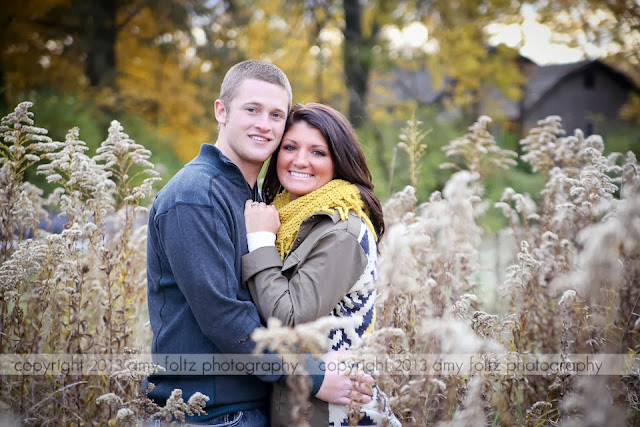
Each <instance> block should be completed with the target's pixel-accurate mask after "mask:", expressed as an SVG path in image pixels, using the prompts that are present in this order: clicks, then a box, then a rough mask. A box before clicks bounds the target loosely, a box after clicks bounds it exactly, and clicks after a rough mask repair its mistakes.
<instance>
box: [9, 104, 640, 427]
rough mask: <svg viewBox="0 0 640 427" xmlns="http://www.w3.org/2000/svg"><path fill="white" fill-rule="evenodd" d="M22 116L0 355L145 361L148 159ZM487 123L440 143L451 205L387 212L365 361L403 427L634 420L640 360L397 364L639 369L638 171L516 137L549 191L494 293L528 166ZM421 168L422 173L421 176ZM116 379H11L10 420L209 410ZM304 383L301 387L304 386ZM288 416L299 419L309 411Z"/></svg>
mask: <svg viewBox="0 0 640 427" xmlns="http://www.w3.org/2000/svg"><path fill="white" fill-rule="evenodd" d="M29 107H30V104H29V103H22V104H20V105H19V106H18V107H17V108H16V110H15V111H14V112H13V113H11V114H9V115H8V116H6V117H4V118H3V119H2V124H1V126H0V138H1V139H2V143H1V145H0V152H1V153H2V160H1V161H2V163H1V166H2V168H1V170H0V215H1V216H0V235H1V236H2V239H1V241H0V262H1V266H0V294H1V295H0V296H1V298H0V350H1V351H0V356H3V357H4V356H10V355H24V354H32V355H33V354H72V355H81V356H87V355H91V354H99V355H105V354H107V355H109V354H113V355H124V357H126V358H127V359H131V360H135V358H136V357H137V351H140V350H142V351H146V350H147V349H148V342H149V334H150V330H149V328H148V326H145V323H146V319H147V318H148V315H147V314H146V301H145V299H146V277H145V238H146V226H145V222H146V221H145V216H146V210H145V208H144V205H143V203H148V200H147V199H145V197H148V196H149V195H150V194H151V185H152V183H153V181H154V180H155V179H157V177H156V176H155V173H154V172H153V165H152V164H151V163H150V162H149V160H148V159H149V154H150V153H149V152H148V151H147V150H145V149H144V148H143V147H141V146H140V145H138V144H136V143H135V142H134V141H131V140H130V138H129V137H128V136H127V135H126V134H125V133H124V131H123V129H122V128H121V126H120V125H119V124H118V123H117V122H113V123H112V126H111V128H110V129H109V136H108V138H107V140H106V141H105V142H104V143H103V144H102V146H101V148H100V149H99V150H98V152H97V153H96V155H94V156H93V157H89V156H88V155H87V154H86V153H85V152H86V150H87V148H86V145H85V144H84V143H83V142H82V141H81V140H80V139H79V138H80V137H79V133H78V130H77V129H73V130H71V131H70V132H69V134H68V135H67V138H66V141H65V142H54V141H52V140H51V139H50V138H48V137H47V136H46V130H44V129H40V128H38V127H35V126H34V122H33V118H32V114H31V113H30V112H29ZM488 123H489V119H488V118H485V117H482V118H480V119H479V120H478V122H477V123H475V124H474V125H473V126H471V127H470V129H469V132H468V133H467V134H466V135H464V136H462V137H461V138H458V139H456V140H454V141H452V142H451V143H450V144H448V145H447V146H446V147H445V150H446V152H447V154H448V155H449V156H450V157H451V163H450V164H447V165H445V166H446V167H453V166H455V167H456V168H457V169H460V170H458V171H457V172H455V173H454V174H453V176H452V177H451V179H450V180H449V181H448V183H447V184H446V186H445V187H444V189H443V191H442V192H435V193H433V194H432V195H431V197H430V199H429V201H427V202H425V203H421V204H418V203H417V200H416V197H415V191H414V189H413V188H412V187H407V188H405V189H404V190H403V191H401V192H399V193H397V194H395V195H394V196H393V197H392V198H391V199H389V200H388V201H387V202H386V204H385V214H386V222H387V227H388V232H387V233H386V235H385V238H384V240H383V241H382V244H381V255H380V259H379V281H378V284H377V286H378V295H379V299H378V302H377V324H376V326H377V329H376V331H375V332H374V333H373V334H371V335H369V336H367V337H366V339H365V340H364V341H363V345H362V346H361V347H360V348H359V349H356V350H355V351H354V354H353V358H354V359H355V360H358V361H360V362H364V361H366V360H368V359H372V358H374V359H375V360H376V361H377V362H380V361H381V360H386V361H389V362H390V365H387V366H396V367H400V368H401V369H397V370H391V371H387V370H384V369H382V370H379V371H378V372H375V375H376V376H377V378H378V383H379V385H380V387H381V388H382V389H383V390H384V391H385V392H386V393H387V395H388V396H389V397H390V398H391V403H392V406H393V409H394V411H395V413H396V414H397V416H398V417H399V418H400V419H401V420H402V421H403V422H404V423H405V425H439V426H446V425H460V426H463V425H464V426H470V425H486V424H492V425H505V426H511V425H531V426H533V425H536V426H537V425H578V424H579V425H588V426H589V425H593V426H596V425H602V424H603V423H605V422H606V423H610V424H614V425H625V424H626V425H637V424H639V423H640V408H639V406H638V397H639V396H638V394H639V390H640V379H639V375H638V369H637V364H636V365H635V367H633V368H632V369H631V370H629V371H628V373H627V374H625V375H617V376H575V375H566V374H564V373H562V372H555V373H554V372H550V373H548V374H547V375H523V374H522V373H520V372H515V373H512V374H509V375H506V374H504V373H498V372H495V371H491V370H488V371H480V372H469V373H461V374H460V375H445V374H443V373H442V374H437V373H436V374H433V375H429V376H425V375H416V372H411V369H405V368H411V366H408V367H406V366H402V365H398V362H397V361H398V360H409V364H411V363H413V362H412V361H414V360H416V358H418V359H419V356H420V355H429V356H433V357H436V358H439V359H440V360H446V359H447V357H448V356H447V355H460V354H483V355H484V357H485V360H486V361H489V362H490V361H491V360H493V359H492V357H498V355H505V354H512V355H513V354H558V355H561V356H566V357H569V356H570V355H571V354H592V355H594V356H596V357H597V356H598V355H602V354H631V355H632V360H634V359H633V357H635V361H636V362H637V360H638V357H637V353H638V352H639V351H640V339H639V338H640V337H639V334H640V320H639V319H640V316H639V313H640V307H639V304H638V301H639V300H640V286H639V285H640V179H639V178H638V165H637V161H636V159H635V157H634V156H633V155H632V154H627V155H624V156H623V155H620V154H613V155H610V156H608V157H604V156H603V154H602V153H603V148H604V146H603V142H602V140H601V139H600V138H599V137H598V136H590V137H584V136H583V135H582V133H581V132H579V131H577V132H576V133H575V134H574V135H569V136H565V135H564V132H563V130H562V127H561V122H560V119H559V118H557V117H549V118H547V119H545V120H543V121H541V122H540V124H539V126H538V127H537V128H535V129H533V130H532V131H531V132H530V133H529V135H528V136H527V137H526V138H525V139H523V140H522V141H521V148H522V152H523V155H522V156H521V161H524V162H528V163H529V164H530V165H531V167H532V168H533V169H534V170H535V171H536V172H538V173H541V174H542V175H543V176H544V177H545V182H546V184H545V186H544V189H543V191H542V193H541V194H540V195H539V197H531V196H529V195H526V194H518V193H516V192H515V191H514V190H511V189H507V190H505V192H504V195H503V197H502V201H501V202H500V203H498V204H497V206H498V207H499V208H501V209H502V211H503V212H504V214H505V216H506V217H507V219H508V221H509V224H510V233H511V236H512V238H513V242H514V247H515V248H516V250H515V251H514V253H513V254H512V255H513V265H512V266H510V267H509V268H508V269H507V271H506V272H505V273H506V274H505V280H504V283H481V281H480V274H479V273H480V270H481V269H482V268H483V266H481V265H480V261H479V259H480V258H479V251H480V248H481V242H482V239H483V233H484V232H483V230H482V228H481V227H480V226H478V223H477V220H478V218H479V217H480V216H481V215H482V214H483V213H484V211H485V210H486V209H487V208H488V207H489V202H488V199H487V198H486V197H485V194H484V188H483V180H484V179H485V178H486V177H488V176H489V175H490V174H491V173H492V171H493V170H495V169H496V168H499V167H503V168H508V167H512V166H513V165H514V163H515V161H514V158H515V157H516V154H515V153H512V152H509V151H505V150H502V149H501V148H500V147H499V146H498V145H497V144H496V142H495V140H494V138H493V137H492V136H491V134H490V132H489V131H488ZM417 125H418V124H417V123H409V126H408V128H407V129H408V130H410V131H407V132H406V133H405V137H404V138H403V140H402V142H403V143H404V144H405V145H406V147H407V148H411V147H413V148H412V149H410V150H408V151H407V153H409V154H410V153H411V152H413V153H414V154H415V156H414V158H415V159H418V160H419V158H420V156H422V155H428V154H429V153H428V150H426V151H425V149H426V147H424V145H423V144H422V143H421V136H423V135H424V133H423V132H421V131H420V130H419V129H418V128H417ZM416 161H417V160H416ZM28 168H30V169H31V170H33V169H34V168H37V171H38V173H40V174H42V175H44V176H45V177H46V179H47V181H48V182H50V183H51V184H52V185H53V186H54V190H53V191H51V192H50V193H49V194H44V190H43V189H42V188H38V187H37V186H35V185H34V184H33V183H30V182H28V179H26V178H25V176H27V175H25V172H26V171H27V169H28ZM412 171H414V174H417V173H420V170H419V168H418V167H417V165H414V167H413V168H412ZM54 210H55V211H57V212H60V213H61V214H62V215H63V217H64V218H65V219H66V225H65V227H64V229H63V230H62V232H61V233H59V234H52V233H49V232H47V230H46V229H42V228H41V227H40V226H39V224H40V223H41V221H45V222H46V221H48V219H49V212H50V211H54ZM497 277H500V276H497ZM486 286H489V287H495V288H497V289H498V290H499V291H498V294H499V295H501V299H500V301H499V302H498V303H497V304H496V303H493V302H492V304H488V303H487V301H485V300H483V297H482V295H483V292H481V291H482V289H481V288H482V287H486ZM487 307H497V309H495V310H493V312H490V310H489V309H488V308H487ZM338 326H339V325H336V324H335V323H334V322H330V321H328V320H327V319H324V320H323V321H320V322H318V323H316V324H309V325H304V326H302V327H298V328H296V330H295V331H291V330H290V329H288V328H283V327H281V326H279V325H277V324H275V323H272V324H270V327H269V328H267V329H264V330H262V331H260V333H258V334H256V336H255V338H256V339H257V340H258V341H259V344H260V346H261V347H265V346H271V347H275V349H276V350H279V351H281V352H282V353H285V354H292V353H295V352H294V351H293V349H295V350H296V351H300V350H302V349H306V350H308V351H310V352H313V353H316V352H318V351H319V346H320V347H321V341H322V339H323V337H324V336H325V335H326V333H327V330H328V329H331V328H335V327H338ZM136 349H137V350H136ZM403 358H404V359H403ZM112 368H114V369H111V370H108V371H109V372H110V373H111V375H107V374H106V372H107V370H105V375H88V374H87V375H65V374H64V372H56V373H54V374H47V375H3V376H0V412H1V413H3V414H5V418H4V419H2V420H1V421H3V422H9V420H13V421H15V422H17V423H19V424H23V425H99V424H100V423H103V422H107V423H108V424H118V425H137V424H139V423H140V420H141V419H142V418H143V417H145V416H150V414H155V417H157V418H160V419H164V420H167V421H169V420H178V421H179V420H180V419H184V415H185V414H186V413H194V412H198V410H199V408H201V407H203V406H204V404H205V401H206V396H203V395H201V394H198V395H195V396H192V397H191V399H189V400H188V401H186V402H185V401H184V400H183V397H182V395H181V392H180V391H179V390H177V391H176V392H175V393H174V396H172V398H171V399H170V401H169V402H168V404H167V406H166V407H165V408H159V407H157V406H156V405H154V404H152V403H151V402H150V401H149V400H148V399H146V398H145V396H144V394H143V393H141V392H140V388H139V387H140V383H141V381H142V379H143V378H144V377H145V376H146V375H147V374H148V373H149V372H150V370H151V369H153V367H146V368H145V369H127V366H116V367H112ZM117 368H122V369H117ZM292 384H293V385H294V386H295V387H298V388H299V389H300V390H301V391H304V390H305V389H307V388H308V382H307V381H305V380H304V379H303V377H301V378H297V379H294V381H292ZM300 396H304V394H302V393H300ZM294 404H295V405H297V407H300V408H303V407H304V406H305V402H304V399H300V401H297V402H294ZM0 415H1V414H0ZM299 422H300V424H303V423H304V422H305V419H304V416H301V417H300V419H299Z"/></svg>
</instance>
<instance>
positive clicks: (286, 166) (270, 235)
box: [242, 103, 399, 426]
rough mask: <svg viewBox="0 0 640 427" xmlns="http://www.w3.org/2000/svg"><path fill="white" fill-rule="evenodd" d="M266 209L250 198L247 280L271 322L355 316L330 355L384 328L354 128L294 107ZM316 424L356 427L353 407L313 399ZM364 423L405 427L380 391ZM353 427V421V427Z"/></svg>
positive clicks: (368, 195)
mask: <svg viewBox="0 0 640 427" xmlns="http://www.w3.org/2000/svg"><path fill="white" fill-rule="evenodd" d="M263 193H264V197H265V200H266V202H267V203H271V205H269V206H268V205H267V204H265V203H256V202H252V201H251V200H249V201H247V204H246V206H245V222H246V229H247V241H248V245H249V251H250V252H249V253H248V254H247V255H245V256H244V257H243V258H242V280H243V283H247V284H248V286H249V289H250V291H251V295H252V297H253V300H254V302H255V304H256V305H257V307H258V310H259V311H260V314H261V315H262V317H263V318H265V319H268V318H270V317H276V318H278V319H279V320H281V321H282V323H283V324H285V325H289V326H295V325H299V324H302V323H305V322H310V321H313V320H316V319H318V318H320V317H322V316H328V315H330V316H339V317H344V316H349V317H352V318H354V319H356V323H357V325H356V326H354V327H351V328H344V329H339V330H334V331H332V332H331V334H330V335H329V336H328V337H327V348H326V350H327V351H330V350H346V349H348V348H350V347H351V346H352V345H354V344H356V343H358V342H359V341H360V339H361V337H362V335H363V334H365V333H367V332H370V331H371V330H373V327H374V323H375V311H374V302H375V296H376V294H375V280H376V276H377V245H376V241H378V240H379V239H380V238H381V237H382V235H383V233H384V219H383V215H382V208H381V206H380V201H379V200H378V199H377V198H376V197H375V196H374V195H373V184H372V183H371V174H370V172H369V169H368V167H367V163H366V160H365V157H364V154H363V153H362V150H361V149H360V146H359V144H358V140H357V137H356V135H355V132H354V131H353V128H352V126H351V124H350V123H349V121H348V120H347V119H346V118H345V117H344V116H343V115H342V114H340V113H339V112H338V111H336V110H334V109H333V108H331V107H328V106H326V105H322V104H315V103H310V104H306V105H302V104H298V105H296V106H294V107H293V109H292V111H291V113H290V114H289V117H288V119H287V124H286V127H285V133H284V136H283V139H282V143H281V144H280V147H279V148H278V150H276V152H275V153H274V154H273V156H272V157H271V160H270V162H269V166H268V168H267V173H266V176H265V180H264V184H263ZM312 404H313V409H314V410H313V413H312V415H311V425H312V426H328V425H332V426H340V425H348V420H347V407H346V406H340V405H334V404H327V403H325V402H322V401H320V400H318V399H315V398H312ZM288 407H289V404H288V395H287V389H286V388H285V387H281V386H278V385H275V386H274V390H273V394H272V399H271V417H272V425H283V426H284V425H291V424H290V421H288V419H289V418H288V417H289V414H288ZM361 415H362V419H361V421H360V425H377V424H378V422H380V424H384V422H382V421H381V418H385V419H386V422H390V421H391V422H392V424H390V425H398V424H399V423H398V422H397V420H396V419H395V418H393V414H392V412H391V410H390V409H389V405H388V403H387V399H386V396H384V394H383V393H381V392H379V391H377V390H374V396H373V400H372V402H371V403H368V404H366V405H363V406H362V409H361ZM344 423H346V424H344Z"/></svg>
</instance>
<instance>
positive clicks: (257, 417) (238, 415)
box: [143, 409, 269, 427]
mask: <svg viewBox="0 0 640 427" xmlns="http://www.w3.org/2000/svg"><path fill="white" fill-rule="evenodd" d="M143 425H144V426H145V427H163V426H165V425H166V424H165V423H163V422H162V421H160V420H148V421H146V422H145V423H143ZM180 425H181V426H185V427H188V426H194V427H195V426H197V427H205V426H215V427H269V415H268V414H267V410H266V409H251V410H248V411H238V412H233V413H231V414H225V415H220V416H219V417H215V418H214V419H212V420H209V421H206V422H204V423H185V424H180Z"/></svg>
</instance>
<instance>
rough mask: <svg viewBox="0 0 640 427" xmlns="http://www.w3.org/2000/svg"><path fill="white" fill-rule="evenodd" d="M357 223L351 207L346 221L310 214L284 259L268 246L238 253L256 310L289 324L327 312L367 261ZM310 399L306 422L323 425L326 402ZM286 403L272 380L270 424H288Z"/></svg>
mask: <svg viewBox="0 0 640 427" xmlns="http://www.w3.org/2000/svg"><path fill="white" fill-rule="evenodd" d="M361 227H366V225H364V223H363V222H362V220H361V219H360V218H359V217H358V216H357V215H356V214H355V213H353V212H350V213H349V217H348V220H347V221H341V220H340V215H339V213H338V212H335V213H334V214H328V213H316V214H314V215H311V216H310V217H309V218H307V219H305V220H304V221H303V222H302V224H301V225H300V229H299V231H298V234H297V236H296V239H295V240H294V243H293V246H292V247H291V250H290V251H289V253H288V254H287V256H286V257H285V259H284V262H283V261H282V260H281V259H280V255H279V253H278V251H277V249H276V248H275V247H274V246H268V247H262V248H259V249H256V250H254V251H253V252H250V253H248V254H246V255H244V256H243V257H242V283H243V285H245V286H248V287H249V290H250V291H251V296H252V298H253V301H254V303H255V304H256V306H257V307H258V311H259V312H260V315H261V316H262V317H263V318H264V319H268V318H270V317H275V318H277V319H279V320H280V321H281V322H282V323H283V325H287V326H295V325H299V324H302V323H306V322H311V321H313V320H316V319H318V318H320V317H322V316H327V315H329V314H331V311H332V310H333V309H334V308H335V307H336V305H337V304H338V303H339V302H340V300H341V299H342V298H343V297H344V296H345V295H346V294H347V293H348V292H349V290H350V289H351V287H352V286H353V285H354V283H356V281H357V280H358V278H359V277H360V276H361V275H362V273H363V271H364V270H365V267H366V266H367V256H366V254H365V252H364V250H363V248H362V246H360V243H359V242H358V235H359V233H360V230H361ZM327 350H328V349H327ZM311 403H312V404H313V412H312V414H311V419H310V421H311V425H312V426H327V425H328V419H329V415H328V405H327V403H326V402H323V401H321V400H319V399H317V398H315V397H312V398H311ZM290 406H291V405H290V403H289V396H288V389H287V387H284V386H281V385H278V384H274V387H273V393H272V398H271V419H272V421H271V425H272V426H290V425H292V424H291V421H290V420H289V416H290V414H289V412H290V411H289V408H290Z"/></svg>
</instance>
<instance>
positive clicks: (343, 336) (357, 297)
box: [329, 221, 401, 427]
mask: <svg viewBox="0 0 640 427" xmlns="http://www.w3.org/2000/svg"><path fill="white" fill-rule="evenodd" d="M358 242H359V243H360V246H362V249H363V250H364V253H365V254H366V255H367V266H366V267H365V269H364V272H363V273H362V275H361V276H360V278H359V279H358V280H357V281H356V283H355V284H354V285H353V287H352V288H351V289H350V290H349V293H348V294H347V295H345V296H344V298H342V300H341V301H340V302H339V303H338V305H337V306H336V308H334V309H333V311H332V312H331V315H332V316H336V317H352V318H355V319H359V320H358V321H357V322H356V326H354V327H352V328H342V329H334V330H333V331H331V333H330V334H329V342H330V347H331V350H347V349H349V348H350V347H351V346H353V345H356V344H358V343H359V342H360V340H361V339H362V335H364V334H366V333H370V332H372V331H373V328H374V325H375V321H376V319H375V307H374V303H375V299H376V290H375V281H376V279H377V278H378V277H377V275H378V256H377V255H378V254H377V248H376V240H375V238H374V237H373V235H372V233H371V230H370V229H369V227H367V225H366V224H365V222H364V221H362V226H361V227H360V235H359V236H358ZM360 415H361V416H362V418H361V419H360V421H359V422H358V424H357V425H359V426H377V425H388V426H391V427H400V426H401V424H400V422H399V421H398V420H397V418H395V416H394V415H393V412H392V411H391V407H390V406H389V401H388V398H387V396H386V395H385V394H384V393H382V392H381V391H380V390H379V389H378V387H374V395H373V398H372V400H371V402H370V403H368V404H366V405H362V407H361V408H360ZM349 425H350V424H349V418H348V408H347V407H346V406H343V405H334V404H332V403H330V404H329V426H333V427H338V426H349Z"/></svg>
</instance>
